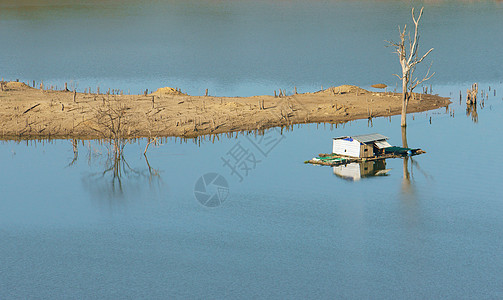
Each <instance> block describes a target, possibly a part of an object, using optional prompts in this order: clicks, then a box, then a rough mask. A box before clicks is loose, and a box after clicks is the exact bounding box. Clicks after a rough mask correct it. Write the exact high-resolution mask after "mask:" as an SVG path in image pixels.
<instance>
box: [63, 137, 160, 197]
mask: <svg viewBox="0 0 503 300" xmlns="http://www.w3.org/2000/svg"><path fill="white" fill-rule="evenodd" d="M114 142H117V141H114ZM129 143H130V141H129V140H123V141H121V144H120V147H117V145H116V144H115V143H110V142H107V141H103V140H100V141H87V147H86V148H87V151H88V153H87V155H88V160H87V164H88V167H87V169H88V170H89V169H91V170H93V171H91V172H89V171H88V172H85V173H86V175H85V176H84V177H83V178H82V182H83V184H84V187H85V188H86V190H88V191H89V193H90V194H91V195H92V196H93V197H97V198H103V199H109V200H114V199H125V198H127V197H134V196H137V195H138V194H139V193H140V192H141V191H142V190H144V189H145V188H148V189H149V190H155V189H158V190H159V189H160V188H161V187H162V186H163V185H164V183H163V181H162V178H161V175H160V174H161V172H160V170H158V169H156V168H153V167H152V165H151V164H150V162H149V160H148V157H147V154H146V153H145V154H144V159H145V167H136V166H131V165H130V164H129V163H128V161H127V160H126V157H125V154H124V148H125V146H126V145H127V144H129ZM72 146H73V153H74V157H73V160H72V161H71V162H70V164H69V165H68V166H76V165H77V161H78V157H79V151H78V150H79V147H78V141H77V140H72ZM82 146H84V143H82ZM117 149H120V150H119V151H117Z"/></svg>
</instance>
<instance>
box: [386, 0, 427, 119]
mask: <svg viewBox="0 0 503 300" xmlns="http://www.w3.org/2000/svg"><path fill="white" fill-rule="evenodd" d="M423 9H424V7H422V8H421V11H420V12H419V16H418V17H417V19H416V16H415V15H414V8H412V21H413V22H414V36H413V37H411V36H410V34H408V33H407V25H405V26H404V27H403V30H402V29H400V26H399V27H398V31H399V33H400V42H398V43H394V42H390V41H388V44H389V45H390V46H392V47H393V48H395V53H396V54H398V58H399V60H400V65H401V67H402V76H399V75H397V74H393V75H395V76H397V77H398V78H400V79H401V80H402V118H401V122H400V123H401V126H402V127H405V126H407V106H408V104H409V100H410V96H411V95H412V92H413V91H414V89H415V88H416V87H417V86H418V85H419V84H421V83H423V82H424V81H426V80H428V79H430V78H431V77H432V76H433V75H434V74H435V73H433V74H431V75H430V69H428V72H427V73H426V75H425V76H424V77H423V79H421V80H419V79H417V78H413V75H414V71H415V69H416V65H417V64H419V63H421V62H422V61H423V59H425V58H426V56H428V54H430V52H431V51H433V48H431V49H430V50H428V52H426V53H425V54H424V55H423V56H421V57H419V56H418V54H417V50H418V46H419V20H420V19H421V16H422V15H423ZM406 42H408V46H407V45H406Z"/></svg>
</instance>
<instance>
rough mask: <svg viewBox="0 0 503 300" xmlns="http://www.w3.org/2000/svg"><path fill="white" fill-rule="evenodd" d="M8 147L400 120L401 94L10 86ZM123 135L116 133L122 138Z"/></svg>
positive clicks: (345, 89) (3, 115) (0, 95)
mask: <svg viewBox="0 0 503 300" xmlns="http://www.w3.org/2000/svg"><path fill="white" fill-rule="evenodd" d="M2 85H3V91H0V122H1V124H2V128H1V131H0V135H1V137H2V139H31V138H80V139H93V138H104V137H109V136H110V135H113V134H119V135H120V136H121V137H128V138H137V137H156V136H157V137H166V136H178V137H187V138H190V137H196V136H199V135H207V134H218V133H226V132H235V131H243V130H245V131H252V130H263V129H267V128H270V127H274V126H288V125H292V124H299V123H315V122H329V123H342V122H347V121H350V120H356V119H367V118H369V117H370V116H371V117H381V116H390V115H397V114H400V112H401V101H400V94H393V93H384V92H372V91H367V90H364V89H361V88H358V87H356V86H349V85H344V86H340V87H332V88H328V89H326V90H322V91H318V92H314V93H304V94H293V95H288V96H281V97H275V96H273V95H272V96H267V95H266V96H254V97H211V96H190V95H186V94H182V93H180V92H178V91H176V90H174V89H171V88H161V89H159V90H158V91H156V92H154V93H152V94H148V95H146V96H145V95H113V94H108V93H107V94H88V93H74V92H71V91H48V90H40V89H34V88H31V87H29V86H27V85H26V84H24V83H19V82H3V83H2ZM449 103H450V101H449V100H448V98H443V97H439V96H435V95H428V94H422V95H416V97H415V99H414V100H412V101H411V102H410V103H409V109H408V111H409V112H411V113H412V112H420V111H427V110H431V109H436V108H439V107H444V106H447V105H448V104H449ZM114 132H115V133H114Z"/></svg>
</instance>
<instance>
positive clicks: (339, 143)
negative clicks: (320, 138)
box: [332, 139, 360, 157]
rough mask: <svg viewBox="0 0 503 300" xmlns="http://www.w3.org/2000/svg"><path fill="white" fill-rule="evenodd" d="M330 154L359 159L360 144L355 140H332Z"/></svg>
mask: <svg viewBox="0 0 503 300" xmlns="http://www.w3.org/2000/svg"><path fill="white" fill-rule="evenodd" d="M332 153H335V154H339V155H347V156H353V157H360V142H358V141H357V140H352V141H347V140H343V139H334V144H333V147H332Z"/></svg>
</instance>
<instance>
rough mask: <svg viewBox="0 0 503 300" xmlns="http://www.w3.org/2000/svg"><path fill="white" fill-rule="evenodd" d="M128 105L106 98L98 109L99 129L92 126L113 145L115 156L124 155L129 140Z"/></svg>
mask: <svg viewBox="0 0 503 300" xmlns="http://www.w3.org/2000/svg"><path fill="white" fill-rule="evenodd" d="M128 109H129V108H128V107H126V106H125V105H124V104H122V103H120V102H119V101H110V100H107V101H105V100H104V103H103V106H101V107H98V108H97V109H96V114H95V117H96V120H95V122H96V125H98V129H96V128H94V127H92V129H94V130H95V131H97V132H98V133H100V134H101V135H102V137H103V139H105V140H106V141H107V142H109V143H110V146H112V152H113V153H111V154H113V156H114V157H116V158H120V157H122V153H123V150H124V147H125V146H126V143H127V142H128V140H129V134H128V129H129V126H130V125H131V124H130V120H129V118H128V115H127V111H128Z"/></svg>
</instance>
